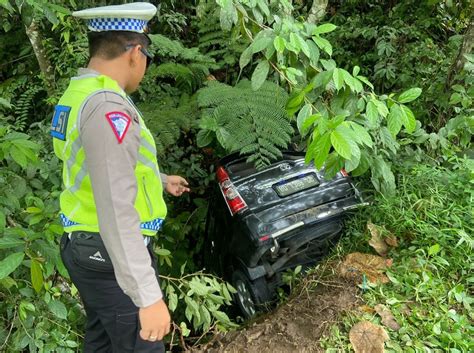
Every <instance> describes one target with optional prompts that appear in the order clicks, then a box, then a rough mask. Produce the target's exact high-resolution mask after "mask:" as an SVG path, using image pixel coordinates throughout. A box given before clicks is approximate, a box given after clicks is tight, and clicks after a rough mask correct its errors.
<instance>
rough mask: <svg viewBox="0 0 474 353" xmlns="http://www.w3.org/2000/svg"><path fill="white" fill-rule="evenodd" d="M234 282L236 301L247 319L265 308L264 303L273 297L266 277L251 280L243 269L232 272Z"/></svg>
mask: <svg viewBox="0 0 474 353" xmlns="http://www.w3.org/2000/svg"><path fill="white" fill-rule="evenodd" d="M232 284H233V286H234V288H235V289H236V290H237V293H235V296H234V297H235V302H236V303H237V305H238V307H239V309H240V311H241V312H242V314H243V316H244V317H245V318H246V319H249V318H251V317H253V316H255V314H257V313H258V312H259V311H262V310H263V309H264V306H263V304H265V303H267V302H268V301H269V300H270V299H271V293H270V289H269V288H268V284H267V281H266V280H265V278H264V277H261V278H257V279H256V280H253V281H252V280H251V279H249V278H248V276H247V275H246V274H245V273H244V272H243V271H241V270H236V271H234V273H233V274H232Z"/></svg>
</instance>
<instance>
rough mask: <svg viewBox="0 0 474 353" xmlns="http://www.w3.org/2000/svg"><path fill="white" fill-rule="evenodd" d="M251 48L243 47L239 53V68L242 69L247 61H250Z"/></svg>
mask: <svg viewBox="0 0 474 353" xmlns="http://www.w3.org/2000/svg"><path fill="white" fill-rule="evenodd" d="M252 55H253V53H252V48H251V47H248V48H247V49H245V50H244V51H243V52H242V54H241V55H240V59H239V66H240V69H241V70H242V69H243V68H244V67H245V66H247V65H248V63H249V62H250V60H252Z"/></svg>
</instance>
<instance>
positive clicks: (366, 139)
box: [350, 121, 373, 147]
mask: <svg viewBox="0 0 474 353" xmlns="http://www.w3.org/2000/svg"><path fill="white" fill-rule="evenodd" d="M350 126H351V128H352V129H353V130H354V132H355V134H356V135H357V136H358V137H359V139H360V141H361V142H362V143H363V144H364V145H366V146H368V147H372V145H373V142H372V138H371V137H370V134H369V133H368V132H367V130H366V129H365V128H364V127H363V126H361V125H359V124H357V123H355V122H353V121H351V122H350Z"/></svg>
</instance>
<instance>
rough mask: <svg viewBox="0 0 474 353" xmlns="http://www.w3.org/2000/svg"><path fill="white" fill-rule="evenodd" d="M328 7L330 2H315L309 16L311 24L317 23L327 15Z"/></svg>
mask: <svg viewBox="0 0 474 353" xmlns="http://www.w3.org/2000/svg"><path fill="white" fill-rule="evenodd" d="M327 6H328V0H314V1H313V5H311V9H310V10H309V14H308V22H309V23H317V22H319V21H321V19H322V18H323V17H324V15H325V14H326V7H327Z"/></svg>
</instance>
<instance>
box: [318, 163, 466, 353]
mask: <svg viewBox="0 0 474 353" xmlns="http://www.w3.org/2000/svg"><path fill="white" fill-rule="evenodd" d="M471 162H472V161H471ZM473 200H474V179H473V168H472V164H471V166H470V165H469V163H468V162H467V161H460V162H458V163H457V164H456V167H455V168H453V169H451V170H448V169H445V168H440V167H433V166H423V165H420V166H417V167H416V168H413V169H411V170H401V171H400V172H399V180H398V191H397V194H396V195H394V196H393V197H390V198H386V197H383V196H378V197H376V199H375V200H374V203H373V205H372V206H370V207H369V208H368V209H366V210H365V211H364V213H362V214H360V215H358V217H355V218H354V219H353V220H352V222H351V224H349V225H348V227H346V228H347V229H349V230H350V233H351V235H350V236H348V237H346V238H345V240H343V242H342V246H343V250H344V252H352V251H363V252H368V251H370V250H368V248H367V246H368V245H367V242H368V239H369V235H368V234H367V232H366V231H365V224H366V222H367V220H368V219H369V217H370V220H371V221H372V222H373V223H375V224H377V225H379V226H384V227H385V228H386V229H388V230H389V231H391V232H392V233H393V234H395V235H396V236H397V238H398V240H399V242H400V244H399V247H398V248H395V249H393V250H392V251H391V252H390V253H389V254H388V256H389V257H390V258H392V259H393V266H392V267H391V268H390V270H389V272H388V273H387V275H388V277H389V278H390V283H389V284H386V285H381V286H374V287H372V286H371V287H369V288H368V289H367V290H365V292H364V293H363V295H362V297H363V300H364V301H365V303H366V305H367V306H368V307H369V308H373V307H374V306H375V305H376V304H384V305H386V306H387V307H388V308H389V309H390V310H391V312H392V313H393V315H394V317H395V319H396V320H397V322H398V323H399V324H400V326H401V328H400V330H398V331H394V330H391V329H389V328H385V329H386V331H387V333H388V334H389V336H390V341H388V342H386V345H385V347H386V351H387V352H453V353H454V352H469V351H474V339H473V337H474V327H473V319H474V313H473V311H472V303H473V302H474V299H473V297H472V293H473V292H472V288H473V282H474V274H473V269H474V264H473V249H474V238H473V234H474V233H473V230H474V214H473V207H472V205H473ZM363 319H364V320H369V321H371V322H373V323H376V324H381V323H380V317H379V316H378V315H377V314H376V313H371V312H370V310H366V311H365V312H364V311H357V312H352V313H350V314H348V315H346V316H345V317H344V318H342V321H341V322H340V323H339V324H338V325H335V326H333V327H332V328H331V333H330V334H329V335H327V336H326V338H325V339H324V340H323V341H322V344H323V347H324V348H325V349H326V350H327V351H328V352H336V351H350V349H351V347H350V346H351V345H350V342H349V339H348V332H349V330H350V328H351V327H352V326H353V325H354V324H355V323H357V322H358V321H360V320H363Z"/></svg>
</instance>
